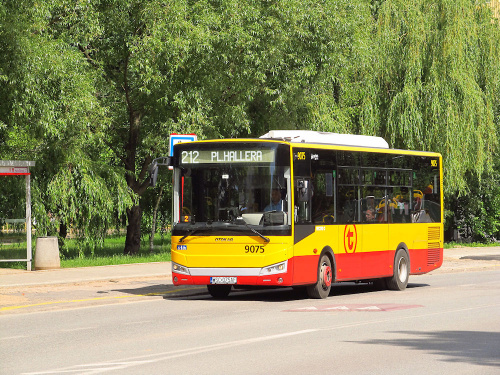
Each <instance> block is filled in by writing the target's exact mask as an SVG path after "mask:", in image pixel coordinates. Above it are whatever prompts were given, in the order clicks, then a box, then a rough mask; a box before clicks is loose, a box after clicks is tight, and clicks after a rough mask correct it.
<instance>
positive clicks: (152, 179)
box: [149, 160, 158, 187]
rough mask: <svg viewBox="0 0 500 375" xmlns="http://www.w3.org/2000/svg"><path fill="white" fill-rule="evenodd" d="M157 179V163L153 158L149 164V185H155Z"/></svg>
mask: <svg viewBox="0 0 500 375" xmlns="http://www.w3.org/2000/svg"><path fill="white" fill-rule="evenodd" d="M156 181H158V163H157V162H156V160H154V161H153V162H152V163H151V165H150V166H149V186H153V187H154V186H156Z"/></svg>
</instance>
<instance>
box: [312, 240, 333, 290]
mask: <svg viewBox="0 0 500 375" xmlns="http://www.w3.org/2000/svg"><path fill="white" fill-rule="evenodd" d="M335 279H336V267H335V256H334V254H333V251H332V249H331V248H330V247H328V246H327V247H325V248H324V249H323V250H322V251H321V254H320V256H319V261H318V266H317V277H316V283H315V284H312V285H308V286H307V287H306V290H307V294H308V296H309V297H311V298H315V299H323V298H327V297H328V296H329V294H330V290H331V286H332V284H333V283H334V282H335Z"/></svg>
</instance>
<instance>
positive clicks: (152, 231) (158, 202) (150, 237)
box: [149, 186, 163, 253]
mask: <svg viewBox="0 0 500 375" xmlns="http://www.w3.org/2000/svg"><path fill="white" fill-rule="evenodd" d="M162 194H163V186H161V187H160V194H158V199H157V200H156V205H155V209H154V210H153V225H152V226H151V234H150V235H149V251H150V252H151V253H152V252H153V250H154V239H155V233H156V215H157V214H158V207H159V206H160V201H161V196H162Z"/></svg>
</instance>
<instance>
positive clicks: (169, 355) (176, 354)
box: [24, 303, 500, 375]
mask: <svg viewBox="0 0 500 375" xmlns="http://www.w3.org/2000/svg"><path fill="white" fill-rule="evenodd" d="M498 306H500V304H498V303H497V304H492V305H481V306H474V307H469V308H463V309H456V310H447V311H439V312H435V313H427V314H420V315H409V316H403V317H393V316H391V317H390V318H386V319H376V320H369V321H364V322H358V323H349V324H342V325H337V326H330V327H323V328H316V329H305V330H301V331H292V332H285V333H280V334H275V335H269V336H260V337H255V338H250V339H243V340H236V341H228V342H222V343H219V344H212V345H205V346H199V347H194V348H188V349H179V350H173V351H168V352H162V353H157V354H148V355H143V356H136V357H129V358H126V359H123V360H116V361H109V362H98V363H89V364H84V365H75V366H70V367H65V368H59V369H54V370H48V371H40V372H29V373H24V375H42V374H65V373H77V374H98V373H104V372H109V371H115V370H123V369H127V368H131V367H134V366H141V365H145V364H151V363H157V362H164V361H168V360H170V359H174V358H180V357H191V356H193V355H196V354H202V353H207V352H213V351H217V350H223V349H224V350H227V349H230V348H234V347H237V346H242V345H247V344H255V343H259V342H265V341H271V340H280V339H284V338H287V337H292V336H299V335H306V334H310V333H316V332H326V331H333V330H338V329H344V328H352V327H359V326H365V325H370V324H380V323H386V322H395V321H402V320H407V319H415V318H424V317H428V316H432V315H449V314H450V313H455V312H461V311H468V310H478V309H483V308H491V307H498ZM137 372H139V371H137Z"/></svg>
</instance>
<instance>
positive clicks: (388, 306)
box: [284, 303, 424, 312]
mask: <svg viewBox="0 0 500 375" xmlns="http://www.w3.org/2000/svg"><path fill="white" fill-rule="evenodd" d="M417 307H424V306H422V305H401V304H393V303H379V304H376V305H367V304H357V303H353V304H348V305H329V306H309V307H299V308H297V309H290V310H284V311H285V312H303V311H318V312H321V311H369V312H382V311H394V310H406V309H415V308H417Z"/></svg>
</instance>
